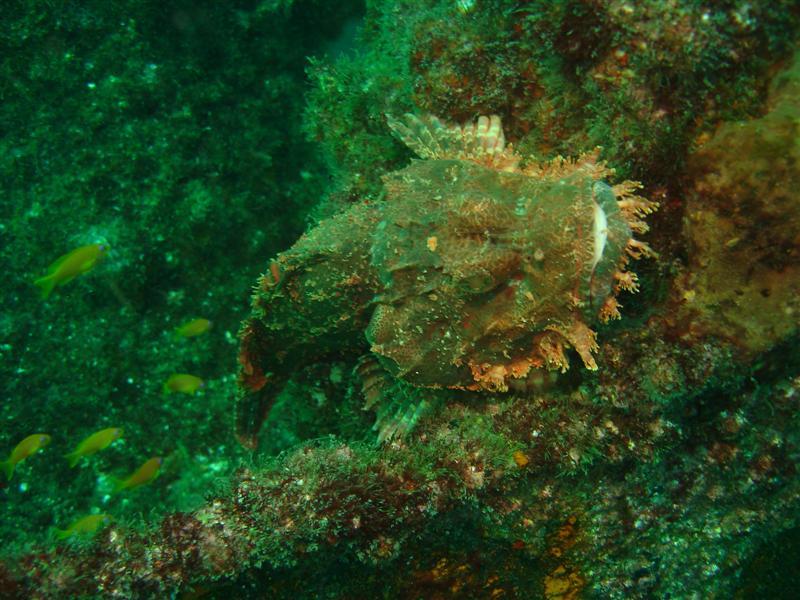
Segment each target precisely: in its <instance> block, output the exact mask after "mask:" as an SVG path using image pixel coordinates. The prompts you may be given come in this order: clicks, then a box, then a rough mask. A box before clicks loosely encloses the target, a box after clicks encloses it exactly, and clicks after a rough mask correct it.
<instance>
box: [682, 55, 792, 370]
mask: <svg viewBox="0 0 800 600" xmlns="http://www.w3.org/2000/svg"><path fill="white" fill-rule="evenodd" d="M799 140H800V54H798V55H796V56H795V59H794V62H793V63H792V64H791V65H790V67H789V68H788V69H787V70H786V71H784V72H783V73H781V74H780V75H778V76H777V77H776V78H775V79H774V81H773V83H772V86H771V88H770V93H769V98H768V101H767V112H766V114H764V116H762V117H760V118H757V119H752V120H750V121H744V122H735V123H726V124H724V125H722V126H721V127H720V128H719V129H718V130H717V131H716V132H715V133H714V134H713V136H711V137H710V138H709V139H707V140H705V141H704V142H701V144H700V145H699V147H698V148H697V150H696V151H695V152H694V153H693V154H692V155H691V156H690V157H689V161H688V165H687V166H688V169H687V170H688V173H689V175H690V178H691V181H690V185H689V192H688V195H687V199H686V217H685V224H684V233H685V236H686V238H687V240H688V243H689V252H688V255H689V265H688V270H687V272H686V273H685V274H684V275H683V276H682V277H681V278H680V279H679V281H678V286H677V296H678V297H677V301H678V302H679V303H681V308H680V309H679V310H678V311H677V313H676V314H677V315H678V317H677V319H676V326H677V327H678V328H681V329H685V328H686V324H689V328H688V330H685V331H683V332H682V334H683V335H684V337H687V338H690V339H691V338H695V337H698V336H705V335H715V336H718V337H720V338H724V339H727V340H729V341H732V342H734V343H735V344H736V345H737V346H738V347H739V348H740V349H741V350H742V351H743V353H744V354H745V355H746V356H753V355H755V354H757V353H759V352H762V351H764V350H766V349H768V348H770V347H771V346H773V345H774V344H776V343H778V342H780V341H781V340H783V339H785V338H786V337H787V336H789V335H792V334H793V333H794V332H796V331H797V328H798V323H800V260H798V259H800V195H798V190H799V189H800V141H799Z"/></svg>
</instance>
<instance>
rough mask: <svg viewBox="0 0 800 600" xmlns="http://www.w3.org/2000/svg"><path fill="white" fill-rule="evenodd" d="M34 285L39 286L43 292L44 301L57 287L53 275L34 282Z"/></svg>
mask: <svg viewBox="0 0 800 600" xmlns="http://www.w3.org/2000/svg"><path fill="white" fill-rule="evenodd" d="M33 285H35V286H38V287H39V288H41V290H42V299H43V300H46V299H47V297H48V296H49V295H50V293H51V292H52V291H53V289H54V288H55V287H56V278H55V277H54V276H53V275H45V276H44V277H40V278H39V279H37V280H36V281H34V282H33Z"/></svg>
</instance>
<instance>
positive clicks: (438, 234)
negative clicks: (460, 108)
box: [237, 115, 656, 446]
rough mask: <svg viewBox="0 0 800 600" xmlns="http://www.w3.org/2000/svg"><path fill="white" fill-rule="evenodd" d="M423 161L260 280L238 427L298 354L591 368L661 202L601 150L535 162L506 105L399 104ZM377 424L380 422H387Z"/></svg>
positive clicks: (457, 383)
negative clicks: (621, 176)
mask: <svg viewBox="0 0 800 600" xmlns="http://www.w3.org/2000/svg"><path fill="white" fill-rule="evenodd" d="M388 123H389V126H390V128H391V129H392V130H393V131H394V133H395V134H396V135H397V136H398V137H399V138H400V139H401V140H402V141H403V142H404V143H405V144H406V145H408V146H409V147H410V148H411V149H412V150H414V151H415V152H416V153H417V154H418V155H419V156H420V157H421V158H422V159H423V160H415V161H413V162H412V163H411V164H410V165H409V166H408V167H406V168H404V169H401V170H399V171H397V172H394V173H390V174H389V175H387V176H386V177H385V178H384V187H385V200H384V201H382V202H377V203H375V204H371V205H357V206H354V207H352V208H351V209H349V210H348V211H346V212H345V213H344V214H340V215H338V216H336V217H334V218H333V219H330V220H327V221H323V222H322V223H320V224H319V225H318V226H317V227H316V228H315V229H314V230H312V231H311V232H309V233H308V234H307V235H306V236H304V238H303V239H301V240H300V241H299V242H298V243H297V244H296V245H295V246H294V247H293V248H291V249H290V250H288V251H287V252H285V253H283V254H281V255H279V256H278V257H277V259H275V260H274V261H273V262H272V263H271V265H270V269H269V270H268V271H267V273H266V274H265V275H264V276H263V277H262V278H261V280H260V281H259V284H258V287H257V289H256V292H255V294H254V299H253V314H252V316H251V318H250V319H249V320H248V321H247V322H246V323H245V325H244V328H243V332H242V350H241V354H240V362H241V364H242V375H241V380H242V382H243V383H244V385H243V390H244V391H243V396H242V397H241V398H240V400H239V408H238V419H237V425H238V433H239V437H240V439H241V440H242V441H243V442H244V443H245V444H246V445H250V446H254V445H255V444H256V435H257V433H258V430H259V428H260V426H261V421H262V420H263V418H264V417H265V416H266V414H267V412H268V411H269V407H270V406H271V404H272V403H273V402H274V399H275V396H276V395H277V393H278V392H279V391H280V386H281V385H282V383H283V382H285V381H286V379H287V378H288V377H289V376H290V375H291V373H292V372H294V371H295V370H296V369H297V368H298V366H300V365H303V364H309V363H313V362H315V361H322V360H324V359H325V358H326V356H330V355H331V353H334V352H337V353H341V352H342V351H343V350H345V349H347V350H350V351H352V352H356V353H357V352H362V353H363V352H365V351H366V350H367V348H366V345H365V343H364V337H366V340H367V341H368V342H369V350H370V351H371V352H372V353H373V354H374V355H375V357H376V358H377V360H378V361H379V362H380V364H381V365H382V366H383V367H384V368H385V369H386V370H387V372H388V373H390V374H391V375H392V376H394V377H398V378H401V379H402V380H404V381H406V382H408V383H411V384H413V385H415V386H420V387H428V388H457V389H465V390H490V391H494V390H499V391H506V390H508V388H509V384H512V385H514V384H519V383H524V381H525V379H526V377H527V376H528V374H529V373H530V372H531V370H532V369H536V368H547V369H551V370H555V369H560V370H562V371H565V370H566V369H567V366H568V360H567V356H566V354H565V349H567V348H574V349H575V351H576V352H577V353H578V355H579V356H580V358H581V360H582V361H583V364H584V365H585V366H586V367H587V368H589V369H592V370H594V369H596V368H597V363H596V361H595V357H594V353H595V352H596V351H597V343H596V334H595V332H594V331H593V330H592V328H591V327H592V326H593V324H594V322H595V321H598V320H600V321H608V320H609V319H612V318H618V317H619V311H618V308H619V304H618V303H617V300H616V294H617V293H618V292H619V291H620V290H621V289H626V290H629V291H635V290H636V276H635V274H633V273H631V272H629V271H626V270H625V267H626V266H627V264H628V262H629V259H630V258H641V257H642V256H647V255H651V254H653V253H652V251H651V250H650V248H649V246H648V245H647V244H645V243H643V242H641V241H639V240H636V239H635V238H634V237H633V234H634V233H644V232H645V231H647V225H646V224H645V223H644V221H643V220H642V217H644V216H645V215H647V214H648V213H650V212H652V211H653V210H654V209H655V208H656V204H655V203H653V202H650V201H648V200H646V199H645V198H643V197H641V196H638V195H637V194H636V191H637V190H638V189H639V187H640V186H639V184H638V183H636V182H633V181H623V182H622V183H619V184H617V185H613V186H612V185H609V184H608V183H606V179H607V178H609V177H610V176H611V175H612V174H613V171H612V170H611V169H609V168H607V167H606V166H605V165H604V164H603V163H602V162H600V161H599V160H598V158H597V152H595V153H593V154H589V155H583V156H580V157H578V158H577V159H575V160H566V159H563V158H560V157H559V158H556V159H555V160H552V161H550V162H546V163H539V162H536V161H534V160H532V159H529V158H526V157H522V156H520V155H519V154H517V153H516V152H515V151H514V149H513V148H512V147H511V145H506V142H505V137H504V135H503V130H502V126H501V123H500V118H499V117H497V116H491V117H480V118H479V119H478V120H477V122H475V123H469V124H466V125H464V126H454V125H446V124H444V123H442V122H441V121H440V120H439V119H437V118H435V117H424V118H418V117H415V116H413V115H406V119H405V122H401V121H399V120H396V119H393V118H391V117H390V118H389V119H388ZM382 437H386V436H385V435H382Z"/></svg>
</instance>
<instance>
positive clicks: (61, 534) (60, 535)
mask: <svg viewBox="0 0 800 600" xmlns="http://www.w3.org/2000/svg"><path fill="white" fill-rule="evenodd" d="M53 535H54V536H55V537H56V539H57V540H65V539H67V538H68V537H69V536H71V535H72V532H71V531H69V530H67V529H59V528H58V527H53Z"/></svg>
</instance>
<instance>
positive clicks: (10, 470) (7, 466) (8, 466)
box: [0, 460, 15, 480]
mask: <svg viewBox="0 0 800 600" xmlns="http://www.w3.org/2000/svg"><path fill="white" fill-rule="evenodd" d="M14 466H15V465H14V463H12V462H11V461H10V460H4V461H3V462H0V469H3V472H4V473H5V474H6V479H8V480H11V478H12V477H13V476H14Z"/></svg>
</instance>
